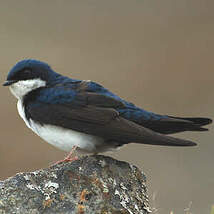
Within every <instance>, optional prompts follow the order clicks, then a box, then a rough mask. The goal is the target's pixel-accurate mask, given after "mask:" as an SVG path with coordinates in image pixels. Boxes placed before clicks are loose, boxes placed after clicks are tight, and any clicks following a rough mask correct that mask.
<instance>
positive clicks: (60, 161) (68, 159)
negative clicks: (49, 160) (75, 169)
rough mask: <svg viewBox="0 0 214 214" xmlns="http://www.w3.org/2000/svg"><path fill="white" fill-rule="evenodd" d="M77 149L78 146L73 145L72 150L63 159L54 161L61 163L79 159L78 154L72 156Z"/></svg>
mask: <svg viewBox="0 0 214 214" xmlns="http://www.w3.org/2000/svg"><path fill="white" fill-rule="evenodd" d="M76 149H77V146H73V147H72V149H71V151H70V152H69V154H68V155H67V156H66V157H65V158H64V159H63V160H59V161H57V162H56V163H54V165H56V164H59V163H64V162H72V161H75V160H78V156H76V155H75V156H74V157H72V156H73V153H74V152H75V151H76Z"/></svg>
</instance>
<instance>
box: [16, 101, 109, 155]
mask: <svg viewBox="0 0 214 214" xmlns="http://www.w3.org/2000/svg"><path fill="white" fill-rule="evenodd" d="M17 108H18V112H19V114H20V116H21V117H22V119H23V120H24V121H25V123H26V125H27V126H28V127H29V128H30V129H32V130H33V131H34V132H35V133H36V134H37V135H39V136H40V137H41V138H42V139H44V140H45V141H47V142H48V143H50V144H52V145H53V146H55V147H58V148H59V149H61V150H64V151H70V150H71V149H72V147H73V146H77V147H78V148H79V151H81V152H88V153H95V152H104V151H107V150H109V149H110V150H111V148H108V145H106V144H105V143H104V139H103V138H100V137H97V136H94V135H88V134H84V133H82V132H78V131H74V130H70V129H65V128H62V127H58V126H54V125H43V126H42V125H40V124H39V123H37V122H34V121H32V120H30V121H28V120H27V119H26V116H25V112H24V108H23V105H22V101H21V100H18V103H17Z"/></svg>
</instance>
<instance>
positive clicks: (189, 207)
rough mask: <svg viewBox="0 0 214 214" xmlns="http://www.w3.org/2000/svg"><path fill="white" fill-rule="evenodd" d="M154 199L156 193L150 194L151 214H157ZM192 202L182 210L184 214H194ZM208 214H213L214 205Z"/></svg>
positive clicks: (172, 212)
mask: <svg viewBox="0 0 214 214" xmlns="http://www.w3.org/2000/svg"><path fill="white" fill-rule="evenodd" d="M156 198H157V192H154V193H153V194H152V204H153V206H152V207H153V208H152V213H154V214H159V209H160V208H158V207H156ZM191 209H192V201H190V202H189V204H188V206H187V207H186V208H184V214H194V213H193V212H192V211H191ZM169 214H176V213H175V212H174V211H170V213H169ZM210 214H214V205H212V207H211V212H210Z"/></svg>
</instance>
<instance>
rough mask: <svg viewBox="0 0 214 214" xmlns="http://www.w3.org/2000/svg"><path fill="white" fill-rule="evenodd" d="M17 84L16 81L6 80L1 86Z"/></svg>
mask: <svg viewBox="0 0 214 214" xmlns="http://www.w3.org/2000/svg"><path fill="white" fill-rule="evenodd" d="M15 82H17V80H6V81H5V82H4V83H3V86H9V85H12V84H13V83H15Z"/></svg>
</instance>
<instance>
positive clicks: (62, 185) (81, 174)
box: [0, 155, 151, 214]
mask: <svg viewBox="0 0 214 214" xmlns="http://www.w3.org/2000/svg"><path fill="white" fill-rule="evenodd" d="M145 182H146V178H145V175H144V174H142V172H140V171H139V169H137V168H136V167H135V166H133V165H131V164H128V163H125V162H122V161H117V160H115V159H112V158H110V157H106V156H99V155H95V156H84V157H82V158H80V159H79V160H76V161H73V162H70V163H62V164H57V165H55V166H52V167H50V168H48V169H41V170H38V171H35V172H28V173H18V174H17V175H15V176H14V177H11V178H8V179H7V180H5V181H1V182H0V213H1V214H2V213H5V214H8V213H10V214H11V213H16V214H25V213H27V214H37V213H39V214H40V213H62V214H64V213H66V214H67V213H71V214H120V213H121V214H138V213H140V214H147V213H150V212H151V211H150V208H149V204H148V195H147V187H146V183H145Z"/></svg>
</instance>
